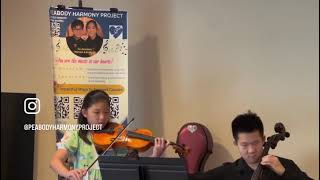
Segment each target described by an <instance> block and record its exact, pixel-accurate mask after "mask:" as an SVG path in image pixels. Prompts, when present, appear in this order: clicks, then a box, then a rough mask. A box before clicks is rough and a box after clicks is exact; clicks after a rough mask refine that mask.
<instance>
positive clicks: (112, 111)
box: [110, 97, 120, 119]
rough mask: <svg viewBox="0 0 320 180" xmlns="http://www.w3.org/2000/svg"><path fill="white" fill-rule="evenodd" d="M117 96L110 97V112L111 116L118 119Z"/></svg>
mask: <svg viewBox="0 0 320 180" xmlns="http://www.w3.org/2000/svg"><path fill="white" fill-rule="evenodd" d="M119 103H120V101H119V97H110V114H111V118H115V119H119V110H120V108H119Z"/></svg>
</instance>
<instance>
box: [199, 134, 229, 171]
mask: <svg viewBox="0 0 320 180" xmlns="http://www.w3.org/2000/svg"><path fill="white" fill-rule="evenodd" d="M213 141H214V139H213ZM233 161H234V160H233V158H232V156H231V154H230V153H229V151H228V150H227V149H226V148H225V147H224V146H222V145H221V144H218V143H213V150H212V154H211V155H210V156H209V158H208V160H207V163H206V165H205V170H204V171H208V170H211V169H213V168H216V167H218V166H221V165H222V164H223V163H225V162H233Z"/></svg>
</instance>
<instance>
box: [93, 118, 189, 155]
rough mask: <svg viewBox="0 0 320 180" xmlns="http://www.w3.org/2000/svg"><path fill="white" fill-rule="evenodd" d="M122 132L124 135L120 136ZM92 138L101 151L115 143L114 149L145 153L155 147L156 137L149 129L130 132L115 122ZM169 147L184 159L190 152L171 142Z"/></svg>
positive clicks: (95, 133) (94, 134) (96, 132)
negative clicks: (119, 148) (130, 149)
mask: <svg viewBox="0 0 320 180" xmlns="http://www.w3.org/2000/svg"><path fill="white" fill-rule="evenodd" d="M122 131H124V132H122ZM120 132H121V133H122V134H121V135H120V136H119V133H120ZM118 136H119V137H118ZM91 137H92V141H93V142H94V144H95V145H96V147H97V148H98V149H99V150H101V151H103V150H105V149H106V148H107V147H109V146H110V144H111V143H113V145H112V147H129V148H132V149H136V150H137V151H139V152H143V151H146V150H147V149H149V148H150V147H151V146H152V145H153V143H154V139H155V137H154V136H152V131H150V130H149V129H136V130H134V131H128V130H124V126H123V125H121V124H117V123H113V122H109V123H108V125H107V127H106V128H105V129H103V130H100V131H95V132H94V133H92V136H91ZM169 145H171V146H172V147H173V148H174V149H175V152H176V153H178V154H179V155H181V156H182V157H185V156H186V155H187V153H188V151H189V150H188V148H187V147H185V146H183V145H180V144H177V143H174V142H171V141H170V142H169Z"/></svg>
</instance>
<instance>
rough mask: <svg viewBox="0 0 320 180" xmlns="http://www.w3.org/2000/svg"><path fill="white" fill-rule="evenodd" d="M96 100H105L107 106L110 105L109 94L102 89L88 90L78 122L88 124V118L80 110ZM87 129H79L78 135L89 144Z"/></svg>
mask: <svg viewBox="0 0 320 180" xmlns="http://www.w3.org/2000/svg"><path fill="white" fill-rule="evenodd" d="M97 102H106V103H107V105H108V107H110V96H109V95H108V94H107V93H106V92H104V91H103V90H93V91H90V92H89V93H88V94H87V95H86V96H85V97H84V99H83V104H82V107H81V110H80V112H79V118H78V124H84V125H86V124H88V120H87V118H86V117H84V116H83V114H82V110H83V109H88V108H89V107H91V106H92V105H93V104H95V103H97ZM87 134H88V131H86V130H83V129H80V130H79V136H80V138H81V139H82V140H83V141H84V142H86V143H87V144H91V142H90V141H89V140H88V138H87Z"/></svg>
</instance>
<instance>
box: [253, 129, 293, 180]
mask: <svg viewBox="0 0 320 180" xmlns="http://www.w3.org/2000/svg"><path fill="white" fill-rule="evenodd" d="M274 131H275V132H276V134H274V135H272V136H270V137H268V138H267V142H265V144H264V148H263V152H262V156H261V157H263V156H265V155H267V154H268V152H269V149H270V148H272V149H275V148H276V146H277V144H278V142H279V141H280V140H281V141H284V140H285V138H288V137H289V136H290V133H289V132H286V129H285V127H284V125H283V124H282V123H276V124H275V126H274ZM263 170H264V167H263V166H262V165H261V164H260V163H259V165H258V167H257V168H256V170H255V171H254V172H253V174H252V176H251V180H262V174H263Z"/></svg>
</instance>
